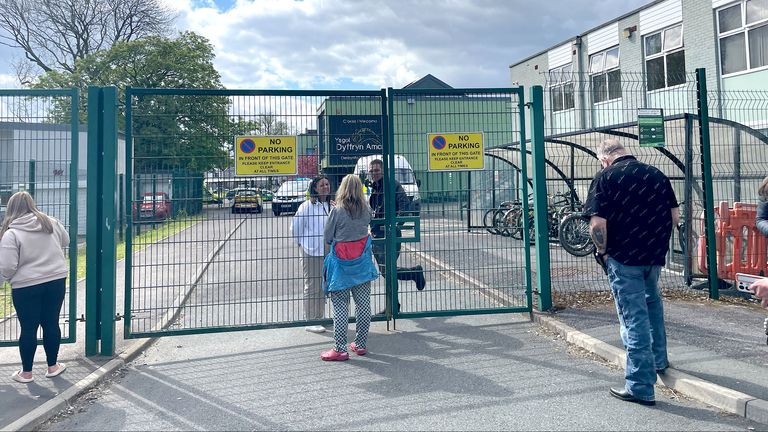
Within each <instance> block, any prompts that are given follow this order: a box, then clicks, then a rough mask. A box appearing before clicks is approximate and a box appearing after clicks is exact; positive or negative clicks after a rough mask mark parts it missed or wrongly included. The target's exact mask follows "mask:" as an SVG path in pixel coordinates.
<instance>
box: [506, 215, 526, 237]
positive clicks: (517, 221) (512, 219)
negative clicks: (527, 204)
mask: <svg viewBox="0 0 768 432" xmlns="http://www.w3.org/2000/svg"><path fill="white" fill-rule="evenodd" d="M505 222H506V224H507V228H506V229H507V231H509V235H510V236H511V237H512V238H513V239H515V240H522V239H523V209H522V208H518V209H515V210H514V212H512V211H511V212H510V213H509V214H507V215H506V216H505Z"/></svg>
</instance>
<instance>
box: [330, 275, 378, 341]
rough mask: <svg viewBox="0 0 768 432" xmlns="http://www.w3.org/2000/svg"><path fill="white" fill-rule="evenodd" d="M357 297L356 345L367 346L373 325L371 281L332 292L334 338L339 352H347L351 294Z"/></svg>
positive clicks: (354, 297)
mask: <svg viewBox="0 0 768 432" xmlns="http://www.w3.org/2000/svg"><path fill="white" fill-rule="evenodd" d="M350 293H351V294H352V298H353V299H355V317H356V319H355V323H356V324H355V331H356V333H357V335H356V336H355V345H357V347H358V348H365V344H366V342H367V341H368V328H369V327H370V326H371V283H370V282H366V283H364V284H360V285H355V286H353V287H352V288H350V289H345V290H343V291H335V292H332V293H331V302H332V303H333V339H334V340H335V341H336V348H335V349H336V351H337V352H347V324H348V323H349V295H350Z"/></svg>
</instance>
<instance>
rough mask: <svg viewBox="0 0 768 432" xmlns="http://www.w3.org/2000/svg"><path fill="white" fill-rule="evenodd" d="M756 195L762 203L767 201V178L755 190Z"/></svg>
mask: <svg viewBox="0 0 768 432" xmlns="http://www.w3.org/2000/svg"><path fill="white" fill-rule="evenodd" d="M757 194H758V195H760V198H761V199H762V200H763V201H768V176H766V177H765V178H764V179H763V182H762V183H761V184H760V187H759V188H758V189H757Z"/></svg>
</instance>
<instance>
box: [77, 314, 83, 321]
mask: <svg viewBox="0 0 768 432" xmlns="http://www.w3.org/2000/svg"><path fill="white" fill-rule="evenodd" d="M75 321H80V322H85V314H80V318H75Z"/></svg>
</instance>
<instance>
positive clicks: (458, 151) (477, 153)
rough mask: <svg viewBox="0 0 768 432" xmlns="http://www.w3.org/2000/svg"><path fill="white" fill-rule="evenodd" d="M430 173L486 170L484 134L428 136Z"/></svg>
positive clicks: (436, 134)
mask: <svg viewBox="0 0 768 432" xmlns="http://www.w3.org/2000/svg"><path fill="white" fill-rule="evenodd" d="M427 143H428V147H429V163H428V165H429V166H428V169H429V171H474V170H482V169H484V168H485V165H484V163H485V159H484V158H483V149H484V147H485V146H484V144H483V133H482V132H469V133H431V134H427Z"/></svg>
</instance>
